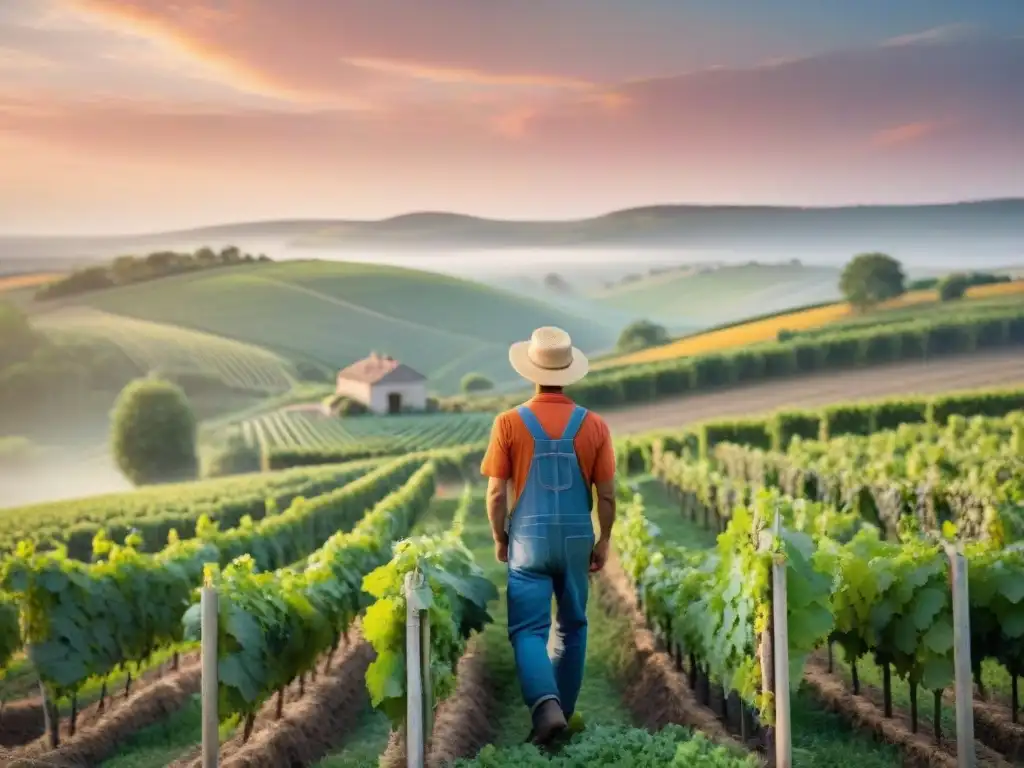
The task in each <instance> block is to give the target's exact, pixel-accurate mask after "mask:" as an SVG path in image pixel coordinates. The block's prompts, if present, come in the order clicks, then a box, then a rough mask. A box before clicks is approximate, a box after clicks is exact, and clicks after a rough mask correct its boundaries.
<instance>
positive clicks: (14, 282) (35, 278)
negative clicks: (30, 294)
mask: <svg viewBox="0 0 1024 768" xmlns="http://www.w3.org/2000/svg"><path fill="white" fill-rule="evenodd" d="M61 277H63V275H60V274H57V273H52V272H39V273H36V274H32V275H11V276H10V277H0V293H4V292H5V291H15V290H17V289H18V288H36V287H37V286H40V285H45V284H46V283H52V282H53V281H54V280H57V279H59V278H61Z"/></svg>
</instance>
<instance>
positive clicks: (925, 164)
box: [0, 0, 1024, 235]
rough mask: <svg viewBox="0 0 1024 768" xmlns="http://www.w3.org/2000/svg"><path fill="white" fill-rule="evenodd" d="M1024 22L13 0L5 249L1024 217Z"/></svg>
mask: <svg viewBox="0 0 1024 768" xmlns="http://www.w3.org/2000/svg"><path fill="white" fill-rule="evenodd" d="M1022 82H1024V2H1022V0H898V2H894V0H857V2H852V0H543V1H542V0H0V234H48V235H58V234H72V233H80V234H95V233H132V232H151V231H156V230H168V229H177V228H184V227H191V226H200V225H205V224H216V223H225V222H238V221H248V220H258V219H284V218H324V217H335V218H348V219H364V218H383V217H387V216H392V215H397V214H401V213H406V212H410V211H422V210H432V211H438V210H449V211H457V212H462V213H469V214H475V215H482V216H493V217H500V218H514V219H520V218H542V219H552V218H567V217H583V216H589V215H596V214H600V213H604V212H606V211H609V210H613V209H616V208H622V207H629V206H635V205H646V204H656V203H673V202H679V203H707V204H719V203H728V204H755V203H756V204H761V203H764V204H789V205H846V204H858V203H911V202H934V201H950V200H961V199H979V198H989V197H1003V196H1024V173H1022V172H1021V169H1024V87H1021V83H1022Z"/></svg>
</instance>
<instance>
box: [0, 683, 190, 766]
mask: <svg viewBox="0 0 1024 768" xmlns="http://www.w3.org/2000/svg"><path fill="white" fill-rule="evenodd" d="M200 678H201V670H200V667H199V665H198V664H192V665H191V666H189V667H188V668H186V669H182V670H180V671H179V672H177V673H176V674H174V675H171V676H169V677H165V678H164V679H163V680H159V681H156V682H154V683H153V684H151V685H149V686H147V687H146V688H145V689H144V690H141V691H137V692H136V693H133V694H132V695H131V696H130V697H129V699H128V700H127V702H125V703H124V704H123V705H122V706H119V707H117V708H116V709H115V710H114V711H113V712H109V714H107V715H105V716H103V717H102V718H100V719H99V720H98V721H97V722H95V723H94V724H92V725H90V726H87V727H85V728H81V729H79V731H78V732H77V733H76V734H75V735H74V736H73V737H71V738H69V739H68V740H67V741H66V742H65V743H64V744H62V745H61V746H60V747H59V748H58V749H56V750H50V749H48V744H47V743H46V741H45V739H37V740H36V741H34V742H32V743H30V744H26V745H25V746H23V747H20V748H18V749H15V750H10V751H8V752H6V753H2V752H0V765H4V766H9V768H35V767H36V766H43V765H45V766H47V767H48V768H88V766H94V765H98V764H99V763H100V762H102V761H103V760H104V759H106V758H108V757H110V756H111V755H113V754H115V753H116V751H117V745H118V744H119V743H120V742H121V741H123V740H124V739H125V738H126V737H127V736H129V735H131V734H133V733H135V732H137V731H139V730H141V729H143V728H145V727H147V726H149V725H152V724H154V723H157V722H160V721H161V720H164V719H166V718H167V717H168V716H169V715H171V714H173V713H174V712H177V711H178V710H180V709H181V708H182V707H184V706H185V704H187V703H188V701H189V699H190V698H191V697H192V695H193V694H194V693H195V692H197V691H198V690H199V684H200Z"/></svg>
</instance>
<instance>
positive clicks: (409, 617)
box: [405, 570, 434, 768]
mask: <svg viewBox="0 0 1024 768" xmlns="http://www.w3.org/2000/svg"><path fill="white" fill-rule="evenodd" d="M425 589H426V582H425V580H424V578H423V574H422V573H420V572H419V571H418V570H417V571H414V572H412V573H407V574H406V575H405V605H406V615H405V674H406V692H407V693H406V717H405V750H406V755H407V766H408V768H423V765H424V763H425V762H426V751H427V749H426V745H427V740H428V739H429V738H430V732H431V729H432V727H433V723H432V722H431V721H432V715H433V711H434V707H433V702H432V701H431V698H432V695H433V694H432V691H433V686H432V685H431V681H430V617H429V614H428V612H427V611H428V609H429V607H430V600H429V596H428V595H425V594H424V590H425Z"/></svg>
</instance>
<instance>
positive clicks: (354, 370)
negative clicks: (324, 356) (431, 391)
mask: <svg viewBox="0 0 1024 768" xmlns="http://www.w3.org/2000/svg"><path fill="white" fill-rule="evenodd" d="M338 378H339V379H347V380H348V381H358V382H360V383H361V384H379V383H381V382H382V381H384V380H385V379H386V380H387V381H388V382H389V383H391V384H412V383H413V382H417V381H426V379H427V377H426V376H424V375H423V374H422V373H419V372H418V371H414V370H413V369H412V368H410V367H409V366H407V365H406V364H405V363H400V362H398V361H397V360H395V358H393V357H391V356H390V355H378V354H377V353H376V352H371V353H370V356H369V357H366V358H363V359H362V360H360V361H358V362H356V363H352V365H350V366H349V367H348V368H344V369H343V370H341V371H340V372H339V373H338Z"/></svg>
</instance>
